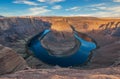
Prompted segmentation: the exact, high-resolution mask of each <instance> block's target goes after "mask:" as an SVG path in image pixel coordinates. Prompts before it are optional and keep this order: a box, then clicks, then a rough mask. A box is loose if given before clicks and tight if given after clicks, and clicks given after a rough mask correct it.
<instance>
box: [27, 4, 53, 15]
mask: <svg viewBox="0 0 120 79" xmlns="http://www.w3.org/2000/svg"><path fill="white" fill-rule="evenodd" d="M50 11H51V10H49V9H47V6H42V7H34V8H29V14H28V15H42V14H45V13H48V12H50Z"/></svg>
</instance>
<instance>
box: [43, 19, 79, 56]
mask: <svg viewBox="0 0 120 79" xmlns="http://www.w3.org/2000/svg"><path fill="white" fill-rule="evenodd" d="M41 42H42V45H43V46H44V47H45V48H46V49H48V50H49V53H50V54H51V55H55V56H68V55H71V54H73V53H74V52H75V51H77V49H78V47H79V45H80V43H79V42H78V40H77V39H75V37H74V34H73V30H72V28H71V27H70V25H69V24H68V23H67V22H64V21H63V22H61V21H56V22H53V23H52V26H51V32H49V33H48V34H47V35H46V36H45V37H44V38H43V39H42V40H41Z"/></svg>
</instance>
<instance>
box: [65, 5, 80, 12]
mask: <svg viewBox="0 0 120 79" xmlns="http://www.w3.org/2000/svg"><path fill="white" fill-rule="evenodd" d="M79 10H80V7H78V6H74V7H71V8H68V9H66V11H79Z"/></svg>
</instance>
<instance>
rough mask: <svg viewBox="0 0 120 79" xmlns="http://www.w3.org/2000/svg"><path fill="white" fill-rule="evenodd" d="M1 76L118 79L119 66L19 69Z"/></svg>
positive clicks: (20, 78)
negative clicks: (84, 68) (91, 68)
mask: <svg viewBox="0 0 120 79" xmlns="http://www.w3.org/2000/svg"><path fill="white" fill-rule="evenodd" d="M1 78H7V79H120V67H115V68H113V67H110V68H101V69H93V70H80V69H69V68H67V69H66V68H58V69H32V70H26V71H20V72H17V73H14V74H10V75H4V76H2V77H1Z"/></svg>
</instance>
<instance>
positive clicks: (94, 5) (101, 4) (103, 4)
mask: <svg viewBox="0 0 120 79" xmlns="http://www.w3.org/2000/svg"><path fill="white" fill-rule="evenodd" d="M105 5H106V4H105V3H99V4H93V5H91V6H90V7H100V6H105Z"/></svg>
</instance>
